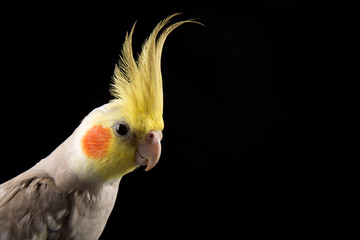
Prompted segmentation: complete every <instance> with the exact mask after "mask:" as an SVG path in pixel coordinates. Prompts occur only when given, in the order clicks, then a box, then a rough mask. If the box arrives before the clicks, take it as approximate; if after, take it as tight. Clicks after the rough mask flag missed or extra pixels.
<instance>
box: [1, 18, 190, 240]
mask: <svg viewBox="0 0 360 240" xmlns="http://www.w3.org/2000/svg"><path fill="white" fill-rule="evenodd" d="M175 15H176V14H174V15H172V16H169V17H168V18H166V19H164V20H163V21H161V22H160V23H159V24H158V25H157V26H156V27H155V29H154V31H153V32H152V34H151V35H150V36H149V38H148V39H147V40H146V41H145V43H144V45H143V48H142V51H141V53H140V55H139V57H138V59H137V61H135V60H134V58H133V53H132V46H131V41H132V34H133V31H134V27H135V25H134V27H133V28H132V30H131V32H130V34H127V35H126V38H125V42H124V44H123V49H122V53H121V56H120V61H119V63H118V64H117V65H116V66H115V71H114V76H113V83H112V88H111V93H112V95H113V96H114V98H115V99H113V100H112V101H110V102H109V103H107V104H104V105H102V106H101V107H98V108H96V109H94V110H93V111H92V112H90V113H89V114H88V115H87V116H86V117H85V118H84V119H83V121H82V122H81V124H80V125H79V126H78V127H77V128H76V129H75V131H74V132H73V134H72V135H71V136H70V137H68V138H67V139H66V140H65V141H64V142H63V143H62V144H61V145H60V146H58V147H57V148H56V149H55V150H54V151H53V152H52V153H51V154H50V155H49V156H48V157H46V158H44V159H43V160H41V161H40V162H38V163H37V164H36V165H35V166H34V167H32V168H31V169H29V170H27V171H25V172H23V173H22V174H20V175H18V176H17V177H15V178H13V179H11V180H9V181H7V182H5V183H3V184H1V185H0V240H7V239H74V240H75V239H87V240H91V239H98V238H99V236H100V235H101V233H102V231H103V229H104V227H105V225H106V222H107V220H108V218H109V215H110V213H111V211H112V209H113V207H114V204H115V200H116V197H117V192H118V187H119V183H120V180H121V178H122V176H124V175H125V174H127V173H129V172H131V171H133V170H134V169H136V168H138V167H139V166H143V165H146V171H147V170H150V169H151V168H153V167H154V166H155V165H156V164H157V162H158V160H159V158H160V153H161V144H160V141H161V139H162V130H163V128H164V121H163V118H162V112H163V91H162V77H161V69H160V65H161V64H160V62H161V51H162V48H163V44H164V41H165V39H166V37H167V36H168V34H169V33H170V32H171V31H172V30H174V29H175V28H176V27H178V26H180V25H181V24H183V23H185V22H193V21H192V20H187V21H181V22H177V23H174V24H172V25H170V26H168V27H167V28H165V29H164V30H163V31H162V33H161V34H160V35H159V32H160V31H161V29H162V28H163V27H164V26H165V25H166V24H167V23H168V21H169V20H170V19H171V18H172V17H174V16H175ZM158 35H159V36H158Z"/></svg>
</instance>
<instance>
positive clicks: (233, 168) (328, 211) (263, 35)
mask: <svg viewBox="0 0 360 240" xmlns="http://www.w3.org/2000/svg"><path fill="white" fill-rule="evenodd" d="M2 11H4V12H6V14H3V15H2V18H3V19H2V30H1V39H2V43H1V45H0V46H1V60H2V64H1V75H0V78H1V93H2V95H1V103H2V117H1V122H2V135H1V136H2V138H3V143H2V153H3V156H6V157H2V160H1V162H2V166H1V176H0V178H1V182H3V181H5V180H7V179H10V178H12V177H14V176H16V175H17V174H19V173H21V172H23V171H24V170H26V169H28V168H30V167H31V166H33V165H34V164H35V163H36V162H37V161H39V160H40V159H42V158H44V157H46V156H47V155H48V154H50V153H51V152H52V151H53V150H54V149H55V148H56V147H57V146H58V145H59V144H60V143H61V142H62V141H64V140H65V139H66V138H67V137H68V136H69V135H70V134H71V133H72V131H73V130H74V129H75V128H76V127H77V126H78V125H79V123H80V121H81V120H82V118H83V117H84V116H86V114H88V113H89V112H90V111H91V110H92V109H93V108H95V107H98V106H100V105H102V104H104V103H106V102H108V101H109V100H110V99H111V97H110V94H109V92H108V89H109V83H110V79H111V75H112V72H113V69H114V64H115V62H116V61H117V59H118V55H119V53H120V51H121V46H122V43H123V40H124V37H125V33H126V31H129V30H130V29H131V27H132V25H133V23H134V22H135V21H137V26H136V29H135V33H134V51H135V52H139V51H140V49H141V43H142V42H143V40H144V39H145V38H146V37H147V36H148V34H149V33H150V32H151V31H152V29H153V27H154V26H155V25H156V23H157V22H158V21H160V20H161V19H163V18H165V17H166V16H168V15H170V14H172V13H176V12H182V13H183V14H182V15H181V16H178V17H177V18H176V19H174V21H176V20H182V19H189V18H196V19H197V20H198V21H200V22H202V23H203V24H205V25H206V27H202V26H199V25H195V24H186V25H184V26H181V27H180V28H179V29H177V30H176V31H174V32H173V33H172V34H171V35H170V36H169V38H168V40H167V42H166V44H165V47H164V51H163V57H162V72H163V79H164V104H165V106H164V120H165V129H164V139H163V142H162V143H163V153H162V156H161V160H160V162H159V164H158V165H157V166H156V167H155V168H154V169H153V170H151V171H150V172H144V171H143V169H141V170H137V171H135V172H134V173H131V174H129V175H127V176H125V177H124V178H123V179H122V182H121V185H120V191H119V196H118V199H117V203H116V206H115V209H114V211H113V213H112V215H111V217H110V220H109V223H108V224H107V227H106V229H105V231H104V234H103V236H102V238H101V239H114V235H113V234H114V233H116V232H117V234H118V236H119V237H118V238H116V239H123V238H124V237H123V238H121V237H122V235H123V234H125V233H126V234H129V233H130V234H131V235H133V236H135V237H136V236H139V237H142V236H146V237H149V238H151V237H157V236H167V237H168V238H169V239H173V238H174V237H181V236H182V237H190V236H192V237H196V236H201V237H203V236H204V235H208V236H213V235H215V234H220V235H219V236H222V238H221V239H226V237H225V236H224V234H229V235H230V236H236V235H239V236H243V235H244V234H245V233H247V232H251V233H252V234H255V235H257V234H261V233H265V234H267V235H269V236H271V235H275V236H279V235H286V234H287V233H288V232H290V234H291V235H299V234H302V235H305V236H306V235H307V233H308V232H309V230H313V229H319V231H318V233H319V234H321V233H322V232H330V233H341V234H342V233H344V232H347V231H343V230H339V229H340V228H339V226H340V225H341V224H340V222H342V221H343V220H344V219H347V218H346V217H345V215H343V213H351V208H350V207H349V206H350V203H351V201H352V198H353V196H354V194H353V192H354V191H355V189H357V188H355V185H356V184H354V183H355V181H356V179H358V178H357V176H356V175H357V174H356V173H357V170H356V162H357V161H358V159H359V158H358V156H356V157H355V156H354V155H353V154H355V153H357V150H355V149H356V148H357V147H358V143H359V141H358V135H359V126H358V119H359V114H358V101H359V95H358V86H357V82H358V80H359V72H358V63H359V61H358V56H359V45H358V43H359V37H358V23H357V21H358V20H359V17H358V11H357V10H356V8H355V6H351V5H346V4H345V3H341V4H340V5H339V3H332V2H329V1H283V2H281V1H240V2H234V1H233V2H231V3H226V2H219V1H216V2H215V3H209V1H207V3H203V4H200V3H196V2H192V3H186V2H173V3H165V4H160V3H155V2H148V1H147V2H145V3H141V2H136V3H133V4H130V3H126V4H125V3H122V2H121V1H112V3H111V4H108V5H105V4H99V3H96V2H95V3H91V4H85V5H61V4H51V5H38V6H34V5H31V6H25V5H18V6H9V7H6V8H5V7H4V8H3V9H2ZM339 220H340V222H339ZM349 224H350V223H349ZM349 224H348V223H346V224H345V225H347V226H349V228H351V224H350V225H349ZM289 230H290V231H289ZM234 234H236V235H234Z"/></svg>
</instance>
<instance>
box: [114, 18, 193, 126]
mask: <svg viewBox="0 0 360 240" xmlns="http://www.w3.org/2000/svg"><path fill="white" fill-rule="evenodd" d="M176 15H178V14H173V15H171V16H169V17H167V18H165V19H164V20H163V21H161V22H160V23H158V24H157V26H156V27H155V29H154V30H153V32H152V33H151V34H150V36H149V37H148V38H147V39H146V40H145V42H144V44H143V46H142V51H141V53H140V55H139V57H138V59H137V61H135V59H134V57H133V51H132V36H133V32H134V28H135V24H136V23H135V24H134V26H133V27H132V29H131V31H130V34H126V37H125V42H124V44H123V49H122V52H121V56H120V60H119V62H118V64H117V65H116V66H115V71H114V76H113V84H112V85H111V90H110V91H111V94H112V95H113V96H114V97H115V99H114V100H113V102H116V103H118V104H120V105H122V107H123V109H122V110H123V111H125V112H127V114H126V115H128V118H130V119H128V121H130V122H132V125H133V127H134V128H137V129H139V130H143V131H145V132H148V131H149V130H162V129H163V128H164V122H163V118H162V114H163V88H162V76H161V53H162V49H163V46H164V42H165V40H166V37H167V36H168V35H169V34H170V33H171V32H172V31H173V30H174V29H175V28H177V27H178V26H180V25H182V24H183V23H187V22H194V23H197V22H195V21H193V20H185V21H181V22H177V23H174V24H172V25H170V26H169V27H167V28H166V29H165V30H163V32H162V33H161V34H160V36H159V37H157V36H158V35H159V32H160V31H161V29H163V28H164V26H165V25H166V24H167V23H168V22H169V21H170V19H171V18H173V17H174V16H176Z"/></svg>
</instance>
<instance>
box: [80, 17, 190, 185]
mask: <svg viewBox="0 0 360 240" xmlns="http://www.w3.org/2000/svg"><path fill="white" fill-rule="evenodd" d="M175 15H176V14H174V15H171V16H169V17H168V18H166V19H164V20H163V21H161V22H160V23H158V25H157V26H156V27H155V29H154V30H153V32H152V33H151V34H150V36H149V37H148V38H147V40H146V41H145V42H144V44H143V46H142V51H141V53H140V54H139V56H138V59H137V61H135V59H134V57H133V52H132V35H133V32H134V27H135V24H134V26H133V28H132V29H131V31H130V34H126V37H125V42H124V44H123V48H122V52H121V55H120V60H119V62H118V64H116V66H115V71H114V75H113V82H112V85H111V90H110V92H111V94H112V96H113V97H114V99H113V100H111V101H110V102H109V103H107V104H105V105H103V106H101V107H99V108H96V109H94V110H93V111H92V112H91V113H90V114H89V115H88V116H86V117H85V118H84V120H83V121H82V123H81V124H80V126H79V128H78V132H79V134H77V141H76V142H77V143H78V145H77V149H78V151H77V153H76V155H77V156H79V157H77V160H76V161H74V162H73V166H74V167H75V168H76V171H77V172H80V173H81V172H83V173H84V174H89V173H91V174H94V175H97V176H99V177H100V178H102V179H105V180H111V179H115V178H119V177H122V176H123V175H125V174H126V173H128V172H131V171H133V170H134V169H136V168H137V167H139V166H142V165H146V166H147V167H146V171H147V170H150V169H152V168H153V167H154V166H155V165H156V164H157V162H158V160H159V158H160V153H161V143H160V141H161V139H162V130H163V128H164V121H163V117H162V114H163V89H162V76H161V52H162V48H163V45H164V42H165V39H166V37H167V36H168V34H169V33H170V32H171V31H172V30H174V29H175V28H177V27H178V26H180V25H181V24H183V23H185V22H193V21H192V20H186V21H181V22H177V23H174V24H172V25H170V26H168V27H167V28H166V29H164V30H163V31H162V33H161V34H160V35H159V32H160V31H161V29H162V28H163V27H164V26H165V25H166V24H167V23H168V21H169V20H170V19H171V18H172V17H173V16H175ZM158 35H159V36H158Z"/></svg>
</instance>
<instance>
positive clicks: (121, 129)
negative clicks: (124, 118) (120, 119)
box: [114, 123, 129, 136]
mask: <svg viewBox="0 0 360 240" xmlns="http://www.w3.org/2000/svg"><path fill="white" fill-rule="evenodd" d="M114 129H115V131H116V133H117V134H119V135H120V136H125V135H126V134H127V133H128V132H129V127H128V126H127V125H125V124H124V123H117V124H116V125H115V127H114Z"/></svg>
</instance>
